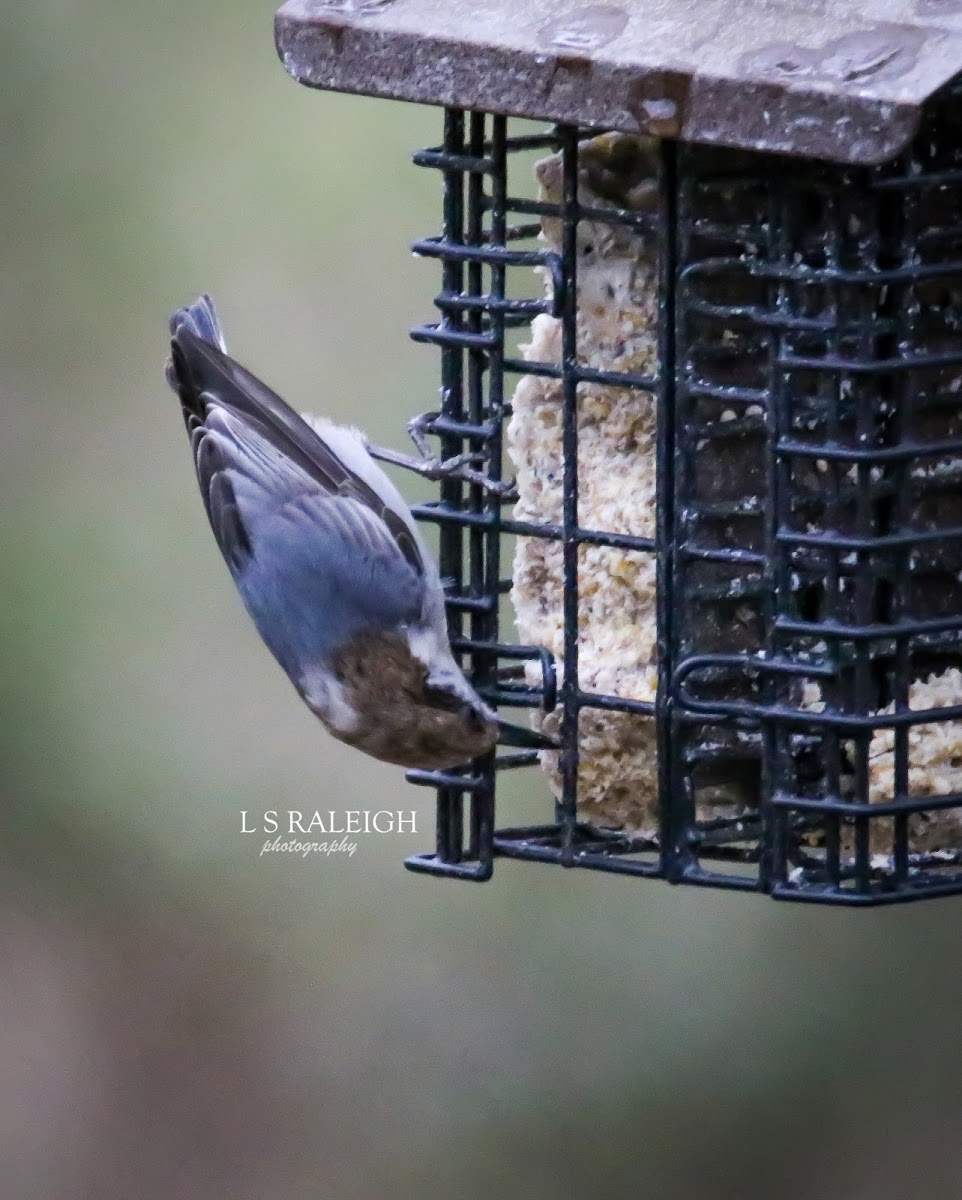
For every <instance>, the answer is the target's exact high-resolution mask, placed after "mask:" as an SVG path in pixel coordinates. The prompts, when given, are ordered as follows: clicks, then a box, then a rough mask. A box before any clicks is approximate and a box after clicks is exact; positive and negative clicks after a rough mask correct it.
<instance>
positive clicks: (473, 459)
mask: <svg viewBox="0 0 962 1200" xmlns="http://www.w3.org/2000/svg"><path fill="white" fill-rule="evenodd" d="M438 415H439V414H438V413H422V414H421V415H420V416H418V417H415V418H414V419H413V420H412V421H411V422H410V423H409V424H408V433H409V434H410V435H411V441H412V442H414V444H415V446H416V447H417V449H418V453H419V454H420V458H414V457H413V456H411V455H409V454H402V453H401V452H400V451H399V450H390V449H387V448H386V447H383V446H372V445H370V444H369V445H368V447H367V451H368V453H369V454H370V455H371V457H372V458H377V459H380V460H381V461H382V462H388V463H392V464H393V465H394V466H396V467H403V468H404V469H405V470H407V471H415V472H416V473H417V474H418V475H422V476H423V477H424V478H425V479H431V480H434V481H435V482H438V481H440V480H442V479H461V480H463V481H464V482H465V483H471V484H475V485H476V486H477V487H480V488H483V489H484V490H485V491H486V492H488V493H489V494H491V495H493V496H498V497H499V498H501V499H504V500H515V499H517V495H518V493H517V487H516V485H515V481H514V480H513V479H511V480H503V479H492V478H491V477H490V475H487V474H486V473H485V472H484V471H481V470H478V467H477V465H476V464H478V463H483V462H484V461H485V459H486V458H487V455H486V453H485V452H484V451H483V450H473V451H467V452H465V453H464V454H455V455H453V456H452V457H450V458H441V457H439V456H438V455H437V454H434V453H432V450H431V445H430V443H429V442H428V440H427V439H428V433H429V431H430V428H431V424H432V422H433V421H434V420H435V419H436V418H437V417H438Z"/></svg>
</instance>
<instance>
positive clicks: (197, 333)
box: [165, 292, 227, 408]
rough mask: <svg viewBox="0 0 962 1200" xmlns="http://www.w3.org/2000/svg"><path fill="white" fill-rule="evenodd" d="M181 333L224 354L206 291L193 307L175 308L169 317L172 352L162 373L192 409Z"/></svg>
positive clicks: (222, 343) (212, 308)
mask: <svg viewBox="0 0 962 1200" xmlns="http://www.w3.org/2000/svg"><path fill="white" fill-rule="evenodd" d="M182 330H186V331H188V332H190V333H191V334H193V336H194V337H196V338H199V339H200V340H201V341H202V342H208V343H210V345H212V346H215V347H216V348H217V349H218V350H221V351H223V352H224V353H225V354H226V352H227V343H226V341H225V340H224V331H223V329H221V325H220V320H219V319H218V316H217V309H216V308H214V301H213V300H211V298H210V296H208V295H207V293H206V292H205V293H204V295H203V296H199V297H198V298H197V299H196V300H195V301H194V303H193V304H187V305H185V306H184V307H183V308H178V310H177V311H176V312H175V313H174V315H173V316H172V317H171V318H170V338H171V348H170V349H171V353H170V358H169V359H168V360H167V367H166V371H165V374H166V376H167V382H168V383H169V384H170V386H171V387H172V388H173V389H174V391H175V392H177V393H178V394H179V395H180V398H181V400H182V401H183V402H184V404H185V405H187V406H188V407H191V408H192V407H193V404H192V403H189V402H190V401H191V400H192V398H193V397H192V396H191V395H190V393H192V391H193V390H194V389H192V388H191V387H190V386H189V376H190V372H189V371H188V370H187V367H186V364H185V362H184V357H183V353H182V351H183V347H182V346H178V338H177V335H178V334H179V333H180V332H181V331H182Z"/></svg>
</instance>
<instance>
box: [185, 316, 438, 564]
mask: <svg viewBox="0 0 962 1200" xmlns="http://www.w3.org/2000/svg"><path fill="white" fill-rule="evenodd" d="M171 358H172V363H173V374H174V377H175V379H176V383H177V387H178V391H179V393H180V397H181V402H182V403H183V405H184V416H185V419H186V421H187V425H188V429H189V430H190V429H191V418H192V417H193V418H196V419H198V420H200V421H201V423H202V424H206V418H207V416H208V413H209V412H211V411H212V410H213V409H216V408H219V409H221V410H222V411H224V412H231V413H233V414H234V415H236V416H237V417H239V418H240V419H241V422H242V424H243V425H244V426H245V427H246V428H247V429H248V430H250V432H251V433H254V434H256V435H257V437H258V440H259V442H260V443H261V445H262V446H263V447H264V449H265V450H267V449H268V448H273V450H275V451H276V452H277V453H278V454H279V455H280V457H281V458H282V459H284V460H286V461H287V462H289V463H290V464H291V465H292V466H294V467H297V468H299V469H300V470H301V471H302V472H303V473H304V475H306V476H307V477H308V478H309V479H312V480H313V481H314V483H315V484H316V485H317V488H318V490H319V491H320V492H321V493H322V494H324V495H330V496H335V495H337V496H343V497H349V498H351V499H353V500H355V501H356V502H357V503H358V504H359V505H360V506H361V507H362V508H367V509H368V510H370V512H371V513H372V514H374V515H375V516H377V517H378V518H380V520H381V522H382V523H383V525H384V527H385V529H386V530H387V532H388V533H389V534H390V536H391V538H392V539H393V540H394V542H395V543H396V545H397V548H398V550H399V551H400V552H401V554H402V555H403V556H404V558H405V559H406V560H407V561H408V562H409V563H410V565H411V567H412V568H413V569H414V570H415V571H416V572H417V573H418V574H420V575H423V574H424V573H425V569H426V565H425V562H424V557H423V553H422V550H421V547H420V546H419V545H418V543H417V541H416V539H415V538H414V537H412V535H411V528H410V524H409V520H406V519H405V517H404V516H403V515H401V514H400V513H399V512H397V511H395V509H394V507H392V506H391V505H390V504H389V503H387V502H386V501H385V500H384V499H383V498H382V497H381V496H380V495H378V493H377V491H375V489H374V488H373V487H371V485H370V483H369V482H368V481H367V480H366V479H363V478H362V477H361V475H360V474H358V473H357V472H356V471H352V470H351V469H350V468H349V467H348V466H346V465H345V463H344V461H343V460H342V458H341V457H339V456H338V455H337V454H336V453H335V452H334V450H333V449H332V448H331V447H330V446H329V445H328V444H327V443H326V442H325V441H324V440H323V438H322V437H321V436H320V435H319V434H318V433H317V431H316V430H315V429H313V428H312V427H311V426H310V425H308V423H307V422H306V421H305V420H304V419H303V417H301V416H300V415H299V414H298V413H296V412H295V411H294V410H293V409H292V408H291V407H290V405H288V404H286V403H285V402H284V401H283V400H282V399H281V398H280V396H278V395H277V394H276V393H275V392H273V391H271V389H270V388H269V387H267V385H266V384H264V383H262V382H261V381H260V380H259V379H258V378H257V376H256V375H252V374H251V372H250V371H248V370H246V369H245V368H244V367H242V366H241V365H240V364H239V363H237V362H235V361H234V360H233V359H232V358H231V357H230V356H229V355H227V354H225V353H224V351H223V350H221V349H220V348H219V347H217V346H214V345H212V344H211V343H210V342H208V341H205V340H204V339H203V338H200V337H198V336H197V335H196V334H195V333H194V332H193V330H191V329H189V328H187V327H183V326H182V327H181V328H179V329H178V330H177V331H176V333H175V334H174V336H173V339H172V342H171ZM185 393H186V395H185ZM191 432H192V435H193V431H192V430H191ZM195 457H197V458H198V459H199V454H198V452H197V451H195ZM371 461H372V463H373V460H371ZM198 478H201V477H200V467H199V465H198ZM385 482H387V480H386V479H385ZM388 486H390V485H388ZM201 489H202V490H203V489H204V482H203V479H202V478H201ZM392 490H393V489H392Z"/></svg>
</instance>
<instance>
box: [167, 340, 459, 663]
mask: <svg viewBox="0 0 962 1200" xmlns="http://www.w3.org/2000/svg"><path fill="white" fill-rule="evenodd" d="M171 375H172V382H173V383H174V385H175V387H176V389H177V391H178V392H179V394H180V397H181V402H182V404H183V407H184V415H185V419H186V422H187V428H188V431H189V433H190V437H191V443H192V446H193V450H194V462H195V466H196V469H197V479H198V482H199V484H200V489H201V494H202V496H203V499H204V504H205V507H206V509H207V514H208V517H209V519H210V523H211V528H212V529H213V531H214V535H215V537H216V539H217V542H218V544H219V546H220V548H221V551H222V553H223V555H224V558H225V559H226V561H227V563H228V566H229V567H230V570H231V573H232V575H233V576H234V580H235V582H236V584H237V587H238V589H239V591H240V593H241V595H242V597H243V599H244V603H245V605H246V606H247V609H248V611H249V612H250V614H251V616H252V617H253V618H254V621H255V623H256V625H257V627H258V630H259V632H260V634H261V636H262V637H263V638H264V640H265V641H266V642H267V644H268V646H269V647H270V648H271V650H272V651H273V653H274V655H275V657H277V658H278V659H279V661H280V662H281V665H282V666H283V667H284V668H285V670H286V671H287V672H288V674H289V675H291V677H292V678H293V679H295V681H297V679H298V677H299V676H300V675H301V674H302V673H303V669H304V667H305V665H307V664H310V663H315V662H317V661H319V660H322V659H323V658H324V657H326V655H327V654H328V653H329V652H330V651H331V650H332V649H333V648H334V647H336V646H337V645H338V644H339V643H342V642H344V641H346V640H349V639H350V638H351V637H352V636H354V635H355V634H357V633H358V632H361V631H364V630H369V631H370V630H381V629H391V628H397V626H398V625H401V624H413V623H415V622H417V621H419V620H421V619H423V617H424V614H425V611H426V609H430V608H432V607H433V605H432V601H431V593H432V591H433V589H434V588H435V587H436V586H437V584H436V576H435V575H434V574H433V572H431V571H430V570H429V569H428V566H427V564H426V562H425V556H424V553H423V551H422V547H421V546H420V545H419V542H418V541H417V539H416V537H415V536H412V530H411V527H410V525H409V521H410V517H409V515H408V516H407V519H405V517H404V516H403V515H401V514H400V513H399V512H398V511H396V508H395V507H392V506H391V505H390V504H388V503H387V502H386V501H385V499H384V498H383V497H381V496H379V495H378V493H377V492H376V491H375V490H374V488H373V487H372V486H371V484H370V482H368V481H367V480H365V479H362V478H361V477H360V476H359V475H358V474H357V472H355V471H352V470H350V469H349V468H348V467H347V466H346V465H345V464H344V462H343V461H342V459H341V457H339V456H338V455H337V454H336V453H334V451H333V450H332V449H331V448H330V446H328V445H327V444H326V442H325V441H324V440H323V439H322V438H321V437H320V436H319V435H318V434H317V433H316V432H315V431H314V430H313V429H311V428H310V426H309V425H307V424H306V423H305V422H304V421H303V419H302V418H301V417H299V416H298V415H297V413H295V412H294V411H293V409H290V408H289V407H288V406H287V405H286V404H285V403H284V401H283V400H281V399H280V397H279V396H276V395H275V394H274V393H273V392H272V391H271V390H270V389H269V388H267V387H266V386H265V385H264V384H263V383H261V381H260V380H258V379H257V378H256V377H255V376H253V375H251V374H250V372H248V371H246V370H245V369H244V368H243V367H241V366H239V364H237V363H235V362H234V361H233V360H232V359H231V358H229V357H228V356H227V355H226V354H224V353H223V352H222V351H221V350H220V349H218V348H217V347H215V346H212V345H210V344H209V343H207V342H206V341H203V340H202V339H200V338H198V337H197V336H196V335H195V334H194V333H193V332H192V331H191V330H189V329H185V328H180V329H178V330H177V332H176V333H175V335H174V338H173V341H172V370H171ZM402 503H403V502H402Z"/></svg>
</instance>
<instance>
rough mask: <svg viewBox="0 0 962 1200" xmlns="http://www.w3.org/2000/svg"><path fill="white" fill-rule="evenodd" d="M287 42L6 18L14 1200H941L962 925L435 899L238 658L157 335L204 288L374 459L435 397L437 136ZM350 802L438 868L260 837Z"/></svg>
mask: <svg viewBox="0 0 962 1200" xmlns="http://www.w3.org/2000/svg"><path fill="white" fill-rule="evenodd" d="M271 18H272V10H271V6H270V4H264V3H260V2H258V3H254V2H253V0H232V2H231V3H227V2H226V0H205V2H204V3H196V2H195V3H191V4H188V3H185V2H184V0H168V3H167V4H164V5H158V4H154V3H148V2H147V0H128V2H127V3H126V4H119V3H107V2H106V0H101V2H98V0H74V2H73V3H65V2H61V3H54V2H52V0H34V3H33V4H31V5H18V6H13V5H5V6H4V8H3V10H2V12H0V106H2V111H0V128H2V130H3V138H2V143H0V156H2V158H0V161H2V174H0V212H2V217H3V220H2V233H0V237H2V265H3V270H2V275H0V403H2V414H3V421H2V435H0V488H2V496H3V505H4V518H5V519H4V530H5V532H6V534H7V537H6V538H5V541H4V546H5V550H4V556H3V563H4V569H3V571H2V572H0V589H2V602H0V613H2V618H0V619H2V622H3V631H4V637H3V655H2V661H0V696H2V718H3V719H2V725H0V762H2V775H0V790H2V799H3V809H2V813H3V816H2V832H3V838H2V843H0V866H2V868H3V869H2V875H0V878H2V883H0V890H2V896H0V900H2V904H0V937H2V954H3V971H2V974H0V1195H2V1196H3V1197H4V1198H5V1200H6V1198H9V1200H20V1198H22V1197H23V1198H25V1197H43V1198H44V1200H59V1198H61V1197H63V1198H64V1200H66V1198H68V1197H69V1198H71V1200H77V1198H78V1197H80V1198H84V1197H91V1198H95V1197H96V1198H97V1200H112V1198H114V1197H117V1198H118V1200H120V1198H124V1200H131V1198H138V1197H145V1198H151V1200H152V1198H153V1197H157V1198H160V1197H164V1198H165V1200H167V1198H171V1197H198V1198H209V1197H222V1196H223V1197H231V1198H235V1200H248V1198H249V1200H301V1198H304V1200H307V1198H308V1197H328V1196H330V1197H337V1198H338V1200H342V1198H343V1200H351V1198H353V1197H359V1198H372V1200H375V1198H380V1197H402V1198H405V1197H408V1196H411V1197H418V1198H419V1200H425V1198H429V1197H439V1198H440V1197H468V1198H474V1197H490V1196H494V1195H499V1196H501V1195H504V1196H524V1197H525V1198H531V1200H541V1198H542V1197H543V1198H546V1200H547V1198H555V1197H558V1198H567V1197H572V1198H574V1197H581V1196H586V1195H587V1196H591V1195H612V1196H634V1195H638V1196H666V1197H673V1198H676V1200H701V1198H705V1200H708V1198H715V1197H729V1196H731V1197H736V1196H737V1197H740V1198H743V1200H752V1198H754V1197H756V1196H757V1197H762V1196H764V1197H776V1196H777V1197H790V1198H798V1200H803V1198H804V1200H808V1198H811V1200H816V1198H818V1200H825V1198H831V1197H839V1198H842V1197H844V1198H847V1200H860V1198H861V1197H866V1198H868V1197H873V1198H878V1197H883V1198H884V1197H889V1196H892V1197H895V1196H903V1195H906V1194H915V1192H917V1191H924V1193H925V1194H926V1195H927V1196H930V1197H931V1196H938V1195H945V1196H953V1197H955V1196H957V1195H958V1194H959V1190H960V1186H959V1185H960V1181H962V1150H960V1148H959V1132H960V1128H962V1111H960V1107H962V1106H960V1092H962V1083H960V1075H962V1071H960V1068H962V1047H960V1038H959V1036H958V1026H959V1020H960V1015H959V1014H960V1000H962V972H960V969H959V964H958V933H957V930H958V926H959V920H960V917H962V907H960V902H959V901H955V902H952V901H946V902H935V903H928V904H924V905H919V906H915V907H908V908H905V909H902V910H889V911H881V912H877V913H860V914H849V913H846V912H833V911H814V910H806V909H800V908H794V907H791V906H778V905H775V904H773V903H771V902H768V901H764V900H761V899H753V898H743V897H736V896H729V895H726V894H716V893H711V892H700V891H691V890H674V889H671V888H669V887H668V886H666V885H662V884H651V883H640V882H639V883H634V882H629V881H627V880H623V879H622V880H619V879H614V878H608V877H604V876H592V875H590V874H584V873H578V872H572V873H566V872H562V871H560V870H552V869H548V868H543V867H539V866H535V865H525V864H514V863H500V864H498V868H497V870H496V873H495V878H494V880H493V882H492V883H490V884H489V885H487V886H485V887H473V886H470V885H466V884H463V885H451V884H446V883H443V882H440V881H435V880H431V879H426V878H423V877H415V876H412V875H410V874H409V873H407V872H406V871H404V870H403V868H402V866H401V863H402V859H403V857H404V855H405V854H407V853H410V852H411V851H413V850H422V849H427V848H429V847H430V845H431V842H432V828H431V817H432V813H431V802H430V797H429V795H428V793H426V792H424V791H422V790H420V789H415V788H412V787H409V786H408V785H407V784H406V783H405V782H404V779H403V777H402V775H401V773H400V772H399V771H396V770H394V769H393V768H390V767H386V766H384V767H382V766H379V765H378V764H375V763H372V762H369V761H367V760H365V759H363V758H361V757H360V756H358V755H356V754H355V753H354V752H352V751H350V750H348V749H346V748H344V747H341V746H339V745H337V744H336V743H334V742H333V741H331V740H330V739H329V738H327V737H326V736H325V735H324V734H323V732H322V731H321V730H320V728H319V727H318V725H317V723H316V722H315V720H314V719H313V718H312V717H311V716H310V714H309V713H308V712H307V711H306V709H304V707H303V706H302V705H301V703H300V701H299V700H298V698H297V696H296V695H295V693H294V692H293V690H292V689H291V688H290V686H289V685H288V683H287V682H286V680H285V679H284V677H283V676H282V674H281V672H280V671H279V670H278V669H277V667H276V666H275V665H274V663H273V662H272V661H271V659H270V657H269V655H268V654H267V652H266V651H265V650H264V648H263V647H262V646H261V644H260V643H259V641H258V639H257V637H256V636H255V635H254V633H253V630H252V628H251V627H250V626H249V623H248V620H247V617H246V615H245V614H244V612H243V610H242V608H241V605H240V603H239V601H238V599H237V597H236V596H235V594H234V590H233V588H232V587H231V585H230V581H229V578H228V576H227V573H226V571H225V569H224V566H223V564H222V562H221V560H220V558H219V556H218V555H217V554H216V551H215V549H214V545H213V542H212V540H211V536H210V532H209V530H208V528H207V527H206V523H205V519H204V515H203V511H202V507H201V504H200V502H199V498H198V495H197V491H196V485H195V483H194V480H193V477H192V468H191V464H190V456H189V453H188V449H187V445H186V441H185V438H184V433H183V427H182V425H181V420H180V415H179V412H178V410H177V405H176V403H175V402H174V400H173V397H172V396H171V394H170V393H169V392H168V390H167V388H166V385H165V383H164V381H163V375H162V364H163V360H164V357H165V353H166V346H165V332H166V318H167V314H168V313H169V311H170V310H171V309H172V308H174V307H176V306H177V305H179V304H181V303H183V302H184V301H186V300H187V299H189V298H191V297H193V296H194V295H195V294H196V293H197V292H198V291H200V290H202V289H209V290H210V291H211V292H212V293H213V294H214V296H215V297H216V298H217V299H218V301H219V304H220V307H221V310H222V314H223V316H224V319H225V322H226V324H227V328H228V334H229V337H230V339H231V341H232V344H233V347H234V348H235V349H236V351H237V353H238V355H239V357H241V358H242V359H243V360H244V361H245V362H246V363H248V364H249V365H250V366H251V367H252V368H254V369H255V370H257V371H259V372H260V373H262V374H263V375H264V376H265V377H266V378H267V379H268V380H269V381H270V382H271V383H272V384H273V385H274V386H276V387H277V388H278V390H279V391H281V392H282V394H284V395H285V396H287V397H288V398H290V399H291V400H292V401H293V402H295V403H297V404H299V405H300V406H301V407H305V408H307V407H310V408H314V409H316V410H318V411H322V412H324V413H327V414H328V415H330V416H331V417H333V418H335V419H345V420H351V421H355V422H358V423H361V424H363V425H365V426H366V427H367V428H368V429H369V430H370V431H371V432H372V434H373V435H374V437H375V438H376V439H378V440H382V441H385V442H390V443H393V444H395V445H399V446H403V445H404V442H405V439H404V433H403V427H404V422H405V420H406V418H407V417H408V416H410V415H411V414H413V413H415V412H419V411H422V410H424V409H425V408H430V407H432V405H433V403H434V401H435V399H436V391H435V387H436V382H435V374H434V371H435V362H434V358H433V353H432V351H430V350H429V349H426V348H423V347H416V346H414V345H413V344H412V343H410V341H409V339H408V337H407V334H406V330H407V328H408V326H410V325H411V324H414V323H416V322H418V321H421V320H424V319H427V318H428V317H429V315H430V307H431V303H430V302H431V297H432V296H433V294H434V290H435V286H436V277H435V272H436V267H435V265H433V264H431V263H426V262H416V261H414V260H413V259H412V258H411V256H410V254H409V252H408V245H409V243H410V242H411V241H412V239H413V238H415V237H417V236H421V235H423V234H426V233H431V232H435V231H436V229H437V224H438V217H439V180H438V179H437V177H435V176H434V175H433V174H432V173H431V172H427V171H419V170H416V169H414V168H413V167H411V166H410V165H409V161H408V156H409V151H411V150H412V149H414V148H416V147H418V146H419V145H422V144H429V143H431V142H435V141H437V140H438V134H439V128H440V120H439V114H438V113H436V112H433V111H428V110H423V109H415V108H411V107H407V106H402V105H391V104H387V103H377V102H373V101H370V100H363V99H354V98H348V97H340V96H332V95H324V94H320V93H313V92H309V91H307V90H305V89H303V88H301V87H298V86H297V85H296V84H294V83H293V82H292V81H291V80H290V79H289V78H288V77H287V76H286V75H285V73H284V71H283V70H282V68H281V66H280V64H279V62H278V61H277V59H276V57H275V53H274V48H273V42H272V31H271ZM405 486H406V487H408V490H409V491H410V490H411V488H410V484H409V481H405ZM415 490H416V489H415ZM542 787H543V784H542V782H541V780H540V778H538V777H533V778H532V779H531V781H530V788H532V789H540V788H542ZM539 794H540V793H539ZM328 807H340V808H344V807H358V808H378V807H386V808H392V809H406V808H411V807H417V808H418V810H419V832H418V833H417V834H416V835H413V836H412V835H403V836H397V835H393V836H381V837H374V836H369V837H367V838H364V837H362V838H361V839H360V845H359V848H358V852H357V853H356V855H355V856H354V857H353V858H351V859H344V858H340V857H334V858H331V859H319V858H317V857H316V856H314V857H311V858H308V859H306V860H301V859H296V858H292V857H290V856H282V855H268V856H265V857H263V858H262V857H258V853H257V850H258V848H259V840H258V839H257V838H256V837H253V836H250V835H248V836H244V835H243V834H242V833H241V832H240V812H241V810H242V809H248V810H251V811H253V812H261V811H263V810H264V809H266V808H277V809H282V810H283V809H288V808H300V809H305V810H308V811H312V810H313V809H314V808H321V809H326V808H328ZM504 815H506V816H507V817H509V818H510V816H511V814H510V813H508V814H504Z"/></svg>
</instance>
